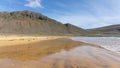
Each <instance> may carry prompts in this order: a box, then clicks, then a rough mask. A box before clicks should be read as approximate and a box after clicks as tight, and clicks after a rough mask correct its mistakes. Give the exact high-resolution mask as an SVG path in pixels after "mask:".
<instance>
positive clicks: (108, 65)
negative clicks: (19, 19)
mask: <svg viewBox="0 0 120 68" xmlns="http://www.w3.org/2000/svg"><path fill="white" fill-rule="evenodd" d="M11 40H12V41H11ZM20 40H21V39H14V40H13V39H9V40H1V41H4V42H5V41H7V42H8V41H9V44H10V45H8V44H7V43H5V44H4V45H1V46H0V68H120V54H119V53H117V52H114V51H110V50H107V49H105V48H104V47H101V46H99V45H98V44H92V43H87V42H83V41H82V40H81V41H78V40H76V41H75V40H71V39H70V38H66V37H55V38H53V37H52V38H51V37H50V38H49V39H48V37H47V39H42V40H40V38H39V39H38V38H37V39H36V38H35V37H34V41H32V40H33V38H31V39H30V38H26V39H25V38H24V40H23V38H22V40H21V41H20ZM28 40H29V41H28ZM1 41H0V43H1ZM17 41H18V42H17ZM26 41H27V43H25V42H26ZM20 42H22V44H20ZM23 42H24V43H23ZM12 43H13V44H12ZM14 43H15V44H14Z"/></svg>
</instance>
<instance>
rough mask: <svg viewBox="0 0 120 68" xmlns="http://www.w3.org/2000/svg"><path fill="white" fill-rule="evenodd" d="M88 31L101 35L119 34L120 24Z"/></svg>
mask: <svg viewBox="0 0 120 68" xmlns="http://www.w3.org/2000/svg"><path fill="white" fill-rule="evenodd" d="M88 31H91V32H93V33H95V34H97V35H103V36H104V35H105V36H120V24H117V25H110V26H104V27H100V28H94V29H89V30H88Z"/></svg>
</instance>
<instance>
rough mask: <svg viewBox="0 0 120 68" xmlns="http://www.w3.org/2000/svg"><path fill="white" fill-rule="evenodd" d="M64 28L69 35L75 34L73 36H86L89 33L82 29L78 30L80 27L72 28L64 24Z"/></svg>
mask: <svg viewBox="0 0 120 68" xmlns="http://www.w3.org/2000/svg"><path fill="white" fill-rule="evenodd" d="M65 26H66V27H67V30H68V32H69V33H70V34H75V35H82V36H84V35H87V34H88V33H89V32H88V31H87V30H85V29H83V28H80V27H77V26H74V25H72V24H69V23H67V24H65Z"/></svg>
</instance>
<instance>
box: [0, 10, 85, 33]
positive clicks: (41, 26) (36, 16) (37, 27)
mask: <svg viewBox="0 0 120 68" xmlns="http://www.w3.org/2000/svg"><path fill="white" fill-rule="evenodd" d="M84 32H86V31H84V29H81V28H78V27H76V26H73V25H72V26H69V25H67V24H66V25H64V24H62V23H60V22H58V21H56V20H53V19H50V18H48V17H47V16H44V15H42V14H40V13H35V12H31V11H16V12H0V34H1V35H81V34H83V33H84Z"/></svg>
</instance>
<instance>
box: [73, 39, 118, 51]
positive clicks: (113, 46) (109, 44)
mask: <svg viewBox="0 0 120 68" xmlns="http://www.w3.org/2000/svg"><path fill="white" fill-rule="evenodd" d="M72 39H73V40H76V41H83V42H87V43H92V44H97V45H100V46H102V47H104V48H106V49H108V50H111V51H115V52H120V37H72Z"/></svg>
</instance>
